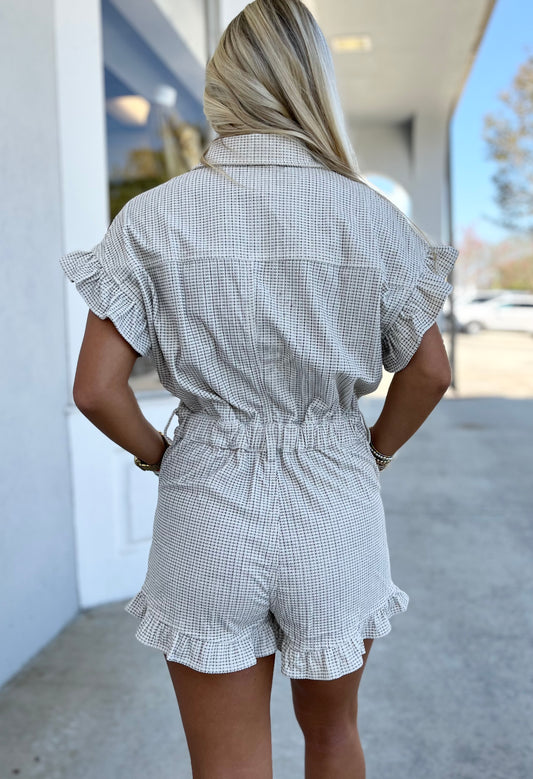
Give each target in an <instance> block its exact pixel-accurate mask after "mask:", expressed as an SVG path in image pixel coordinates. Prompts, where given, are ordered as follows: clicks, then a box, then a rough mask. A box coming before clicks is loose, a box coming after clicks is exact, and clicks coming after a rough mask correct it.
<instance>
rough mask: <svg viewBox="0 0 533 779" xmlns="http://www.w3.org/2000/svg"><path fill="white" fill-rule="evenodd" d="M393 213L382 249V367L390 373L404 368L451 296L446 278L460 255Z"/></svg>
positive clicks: (400, 214)
mask: <svg viewBox="0 0 533 779" xmlns="http://www.w3.org/2000/svg"><path fill="white" fill-rule="evenodd" d="M392 208H393V206H391V209H392ZM394 209H395V210H394V212H393V211H392V210H390V211H389V210H388V211H387V214H388V216H389V220H388V225H387V231H386V233H387V235H386V240H385V241H384V242H383V244H382V259H383V264H382V269H383V276H382V290H381V347H382V361H383V367H384V368H385V370H387V371H389V372H390V373H396V372H397V371H400V370H402V369H403V368H405V367H406V365H407V364H408V363H409V362H410V360H411V358H412V357H413V356H414V354H415V352H416V350H417V349H418V347H419V346H420V342H421V340H422V337H423V335H424V333H425V332H426V331H427V330H429V328H430V327H431V326H432V325H433V324H434V323H435V322H436V320H437V317H438V315H439V312H440V311H441V310H442V307H443V305H444V302H445V300H446V298H447V297H448V295H449V294H450V292H451V291H452V285H451V284H450V282H449V281H448V280H447V277H448V275H449V273H450V272H451V270H452V268H453V266H454V264H455V261H456V259H457V257H458V255H459V252H458V250H457V249H455V248H454V247H453V246H448V245H446V244H431V243H429V242H428V241H426V240H425V239H424V238H423V237H422V236H421V235H419V234H418V233H417V232H416V230H415V229H414V227H413V226H412V225H411V224H410V222H409V221H408V220H407V218H406V217H405V216H404V215H403V214H402V213H401V211H399V209H396V208H395V207H394ZM396 212H397V213H396Z"/></svg>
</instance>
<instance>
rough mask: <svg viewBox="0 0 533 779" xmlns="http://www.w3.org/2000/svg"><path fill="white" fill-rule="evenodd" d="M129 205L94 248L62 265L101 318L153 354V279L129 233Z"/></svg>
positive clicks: (140, 351)
mask: <svg viewBox="0 0 533 779" xmlns="http://www.w3.org/2000/svg"><path fill="white" fill-rule="evenodd" d="M126 208H127V204H126V206H124V208H122V210H121V211H120V212H119V213H118V214H117V216H116V217H115V219H114V220H113V221H112V223H111V224H110V226H109V228H108V230H107V232H106V234H105V236H104V238H103V239H102V240H101V241H100V243H98V244H97V245H96V246H95V247H94V248H93V249H90V250H76V251H72V252H69V253H68V254H65V255H63V256H62V257H61V258H60V260H59V264H60V266H61V268H62V270H63V271H64V273H65V275H66V276H67V278H68V279H69V281H71V282H73V283H74V284H75V286H76V289H77V290H78V292H79V293H80V295H81V296H82V297H83V299H84V300H85V302H86V303H87V305H88V306H89V308H90V309H91V311H93V313H95V314H96V316H98V317H99V318H100V319H106V318H109V319H110V320H111V321H112V322H113V324H114V325H115V327H116V328H117V330H118V332H119V333H120V334H121V336H122V337H123V338H125V339H126V341H128V343H129V344H130V345H131V346H132V347H133V349H135V351H136V352H137V353H138V354H139V355H142V356H147V355H149V354H150V353H151V351H152V343H151V337H150V327H149V321H150V317H151V315H152V312H151V299H152V289H151V284H150V279H149V277H148V274H147V273H146V270H145V269H144V267H143V265H142V258H141V257H139V256H138V251H137V250H136V247H135V245H134V243H133V242H132V241H131V240H130V237H129V235H128V230H127V210H126Z"/></svg>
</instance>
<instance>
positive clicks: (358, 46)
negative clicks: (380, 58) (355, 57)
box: [330, 35, 372, 51]
mask: <svg viewBox="0 0 533 779" xmlns="http://www.w3.org/2000/svg"><path fill="white" fill-rule="evenodd" d="M330 41H331V47H332V49H333V51H371V49H372V39H371V37H370V35H332V36H331V38H330Z"/></svg>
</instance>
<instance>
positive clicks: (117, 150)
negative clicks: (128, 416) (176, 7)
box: [102, 0, 208, 391]
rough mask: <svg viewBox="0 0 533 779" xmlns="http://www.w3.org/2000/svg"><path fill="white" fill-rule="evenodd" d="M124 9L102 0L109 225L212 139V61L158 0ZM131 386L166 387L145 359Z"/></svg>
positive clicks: (192, 163) (189, 165)
mask: <svg viewBox="0 0 533 779" xmlns="http://www.w3.org/2000/svg"><path fill="white" fill-rule="evenodd" d="M121 8H123V9H124V13H121V12H120V11H119V10H118V9H117V7H116V6H115V5H114V4H112V3H111V2H109V0H102V25H103V40H104V81H105V104H106V136H107V156H108V172H109V173H108V175H109V206H110V214H109V221H111V220H112V219H114V217H115V216H116V214H117V213H118V212H119V211H120V209H121V208H122V207H123V205H124V204H125V203H126V202H127V201H128V200H130V199H131V198H132V197H134V196H135V195H138V194H139V193H141V192H144V191H146V190H148V189H152V188H153V187H155V186H157V185H159V184H162V183H163V182H165V181H168V180H169V179H170V178H173V177H174V176H179V175H180V174H182V173H185V172H186V171H187V170H190V169H191V168H192V167H194V166H195V165H196V164H197V163H198V161H199V159H200V155H201V153H202V149H203V148H204V146H205V144H206V143H207V139H208V125H207V122H206V119H205V115H204V112H203V105H202V98H203V70H204V69H205V64H204V63H200V62H199V61H198V60H197V59H196V57H195V55H194V54H193V53H192V52H191V50H190V49H189V48H188V47H187V44H186V42H185V41H184V40H183V38H182V37H181V35H180V33H179V32H178V31H177V30H175V29H174V28H173V26H172V22H171V21H170V19H168V18H166V17H164V16H163V14H162V12H161V11H160V10H159V9H158V7H157V5H156V4H155V3H152V2H151V1H150V0H141V1H140V2H138V3H135V4H132V5H131V6H129V5H128V4H126V3H124V4H122V5H121ZM128 11H129V12H130V13H132V14H134V16H133V17H132V18H131V19H128V18H127V16H126V14H127V13H128ZM143 30H146V34H145V35H143V34H142V32H143ZM156 31H157V34H154V33H155V32H156ZM161 31H163V32H164V34H161ZM169 63H170V64H169ZM182 71H183V72H182ZM191 73H192V74H193V75H194V74H196V77H195V78H191ZM200 77H202V78H201V79H200ZM191 82H192V83H193V87H191ZM200 83H202V88H201V89H200V86H199V85H200ZM194 84H196V89H195V88H194ZM131 384H132V387H133V388H134V389H135V390H137V391H145V390H147V391H150V390H158V389H161V390H163V388H162V387H161V385H160V383H159V379H158V376H157V372H156V370H155V367H154V365H153V363H152V361H151V359H149V358H146V357H140V358H139V359H138V360H137V362H136V364H135V366H134V369H133V372H132V380H131ZM163 391H165V390H163Z"/></svg>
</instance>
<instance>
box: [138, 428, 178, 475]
mask: <svg viewBox="0 0 533 779" xmlns="http://www.w3.org/2000/svg"><path fill="white" fill-rule="evenodd" d="M157 432H158V433H159V435H160V436H161V438H162V439H163V442H164V444H165V450H164V451H163V454H162V455H161V458H160V459H159V461H158V462H157V463H153V464H152V465H150V463H147V462H145V461H144V460H141V458H140V457H134V458H133V461H134V463H135V465H136V466H137V467H138V468H140V469H141V470H142V471H155V472H156V473H157V472H158V471H159V469H160V467H161V460H162V459H163V457H164V454H165V452H166V450H167V449H168V447H169V446H170V444H169V442H168V441H167V439H166V438H165V436H164V435H163V433H162V432H161V430H158V431H157Z"/></svg>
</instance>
